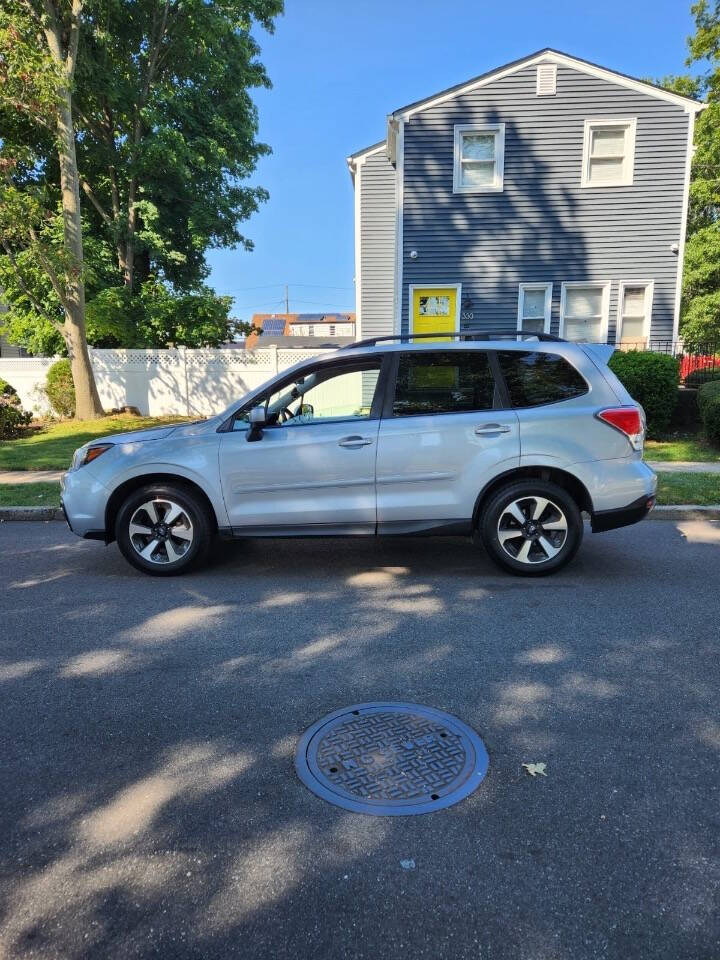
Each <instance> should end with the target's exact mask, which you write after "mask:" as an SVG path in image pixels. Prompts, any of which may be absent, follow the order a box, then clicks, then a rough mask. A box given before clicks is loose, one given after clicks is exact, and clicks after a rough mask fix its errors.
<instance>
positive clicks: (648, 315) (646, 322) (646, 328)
mask: <svg viewBox="0 0 720 960" xmlns="http://www.w3.org/2000/svg"><path fill="white" fill-rule="evenodd" d="M626 287H645V317H644V318H643V334H642V338H643V340H644V341H645V346H647V345H648V341H649V339H650V327H651V324H652V305H653V297H654V296H655V281H654V280H621V281H620V287H619V289H618V302H617V320H616V321H615V345H616V346H619V345H620V343H621V341H622V323H623V301H624V300H625V288H626Z"/></svg>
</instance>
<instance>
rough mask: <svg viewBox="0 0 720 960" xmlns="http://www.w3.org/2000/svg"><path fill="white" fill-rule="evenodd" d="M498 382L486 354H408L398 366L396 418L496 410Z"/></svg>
mask: <svg viewBox="0 0 720 960" xmlns="http://www.w3.org/2000/svg"><path fill="white" fill-rule="evenodd" d="M494 392H495V381H494V379H493V375H492V372H491V370H490V364H489V362H488V357H487V354H486V353H485V352H484V351H482V350H472V351H470V350H468V351H467V353H466V352H465V351H460V350H452V351H449V350H448V351H446V352H441V351H438V352H437V353H436V352H435V351H426V350H423V351H422V352H420V351H418V352H417V353H404V354H402V356H401V357H400V363H399V366H398V375H397V383H396V386H395V398H394V400H393V415H394V416H396V417H412V416H417V415H418V414H423V413H426V414H432V413H464V412H466V411H471V410H492V408H493V394H494Z"/></svg>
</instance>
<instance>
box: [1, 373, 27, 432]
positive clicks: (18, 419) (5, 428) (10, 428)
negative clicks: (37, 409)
mask: <svg viewBox="0 0 720 960" xmlns="http://www.w3.org/2000/svg"><path fill="white" fill-rule="evenodd" d="M31 420H32V414H30V413H25V411H24V410H23V408H22V405H21V403H20V397H19V396H18V395H17V391H16V390H15V387H13V386H11V385H10V384H9V383H8V382H7V381H6V380H2V379H0V440H12V439H13V438H14V437H17V436H19V434H20V433H21V432H22V431H23V430H24V429H25V427H26V426H27V425H28V424H29V423H30V421H31Z"/></svg>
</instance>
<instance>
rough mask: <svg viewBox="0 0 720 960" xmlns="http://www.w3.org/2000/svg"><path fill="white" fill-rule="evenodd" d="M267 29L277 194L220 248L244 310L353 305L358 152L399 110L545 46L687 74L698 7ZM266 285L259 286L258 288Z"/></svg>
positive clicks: (324, 8)
mask: <svg viewBox="0 0 720 960" xmlns="http://www.w3.org/2000/svg"><path fill="white" fill-rule="evenodd" d="M286 7H287V12H286V14H285V16H283V17H281V18H280V19H279V20H278V22H277V27H276V31H275V33H274V34H273V35H267V34H264V33H259V34H258V40H259V42H260V44H261V46H262V60H263V62H264V63H265V65H266V67H267V71H268V74H269V76H270V79H271V80H272V83H273V88H272V89H271V90H268V91H264V90H263V91H257V92H256V96H255V100H256V103H257V105H258V109H259V111H260V138H261V139H262V140H264V141H265V142H266V143H268V144H269V145H270V146H271V147H272V150H273V153H272V156H270V157H268V158H265V159H263V160H262V161H261V163H260V164H259V166H258V170H257V176H256V178H255V182H257V183H260V184H262V185H263V186H264V187H266V188H267V189H268V190H269V192H270V199H269V201H268V202H267V203H266V204H264V206H263V207H262V208H261V210H260V212H259V213H257V214H256V215H255V216H253V217H252V218H251V219H250V220H249V221H247V222H246V223H245V224H244V225H243V232H244V234H245V235H246V236H248V237H250V238H251V239H252V240H253V241H254V243H255V249H254V251H253V252H251V253H246V252H245V251H244V250H223V251H212V252H211V253H210V257H209V261H210V264H211V267H212V273H211V276H210V283H211V284H212V285H213V286H214V287H215V288H216V289H217V290H218V292H220V293H227V294H230V295H232V296H234V297H235V310H234V312H235V314H236V315H237V316H239V317H241V318H243V319H249V317H250V314H251V313H253V312H254V311H260V312H270V311H282V310H284V300H283V298H284V290H283V287H282V285H283V284H284V283H286V282H287V283H289V284H290V309H291V310H292V311H300V312H318V311H321V310H330V309H335V308H336V309H340V310H350V309H354V305H355V298H354V292H353V273H354V266H353V195H352V184H351V180H350V176H349V174H348V171H347V167H346V164H345V158H346V157H347V155H348V154H350V153H353V152H354V151H355V150H359V149H361V148H362V147H365V146H368V145H369V144H371V143H375V142H377V141H378V140H382V139H383V138H384V136H385V117H386V115H387V114H388V113H389V112H390V111H392V110H394V109H397V108H398V107H401V106H403V105H404V104H406V103H411V102H412V101H414V100H418V99H420V98H422V97H425V96H428V95H430V94H432V93H435V92H437V91H438V90H442V89H444V88H445V87H449V86H452V85H453V84H455V83H460V82H462V81H464V80H467V79H469V78H470V77H473V76H476V75H477V74H479V73H483V72H484V71H485V70H489V69H492V68H493V67H497V66H500V65H502V64H503V63H507V62H509V61H511V60H515V59H517V58H519V57H523V56H526V55H527V54H529V53H532V52H534V51H536V50H539V49H541V48H542V47H555V48H556V49H559V50H562V51H564V52H566V53H570V54H574V55H576V56H579V57H583V58H584V59H587V60H592V61H594V62H596V63H599V64H602V66H606V67H609V68H611V69H615V70H619V71H621V72H623V73H628V74H631V75H633V76H637V77H659V76H662V75H664V74H668V73H681V72H683V71H684V70H685V69H686V68H685V67H684V60H685V56H686V43H685V40H686V37H687V36H688V34H690V33H691V32H692V27H693V22H692V18H691V17H690V12H689V7H690V0H589V2H586V3H579V2H577V0H534V2H529V0H506V2H505V3H490V2H488V0H452V2H439V0H434V2H431V0H360V2H354V3H351V2H345V0H286ZM256 288H257V289H256Z"/></svg>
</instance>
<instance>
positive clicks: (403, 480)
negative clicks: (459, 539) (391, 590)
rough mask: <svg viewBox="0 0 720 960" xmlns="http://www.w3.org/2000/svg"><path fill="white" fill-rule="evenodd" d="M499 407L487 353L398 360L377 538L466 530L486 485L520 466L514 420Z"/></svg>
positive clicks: (381, 459) (384, 424) (421, 353)
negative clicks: (451, 526)
mask: <svg viewBox="0 0 720 960" xmlns="http://www.w3.org/2000/svg"><path fill="white" fill-rule="evenodd" d="M497 400H498V396H497V391H496V389H495V381H494V378H493V374H492V371H491V367H490V363H489V359H488V355H487V353H485V351H482V350H472V351H470V350H462V349H449V348H448V349H447V350H418V351H414V352H408V353H402V354H400V356H399V362H398V372H397V380H396V385H395V393H394V397H393V399H392V406H391V408H390V409H386V410H385V412H384V416H383V420H382V421H381V424H380V432H379V437H378V455H377V513H378V533H392V532H393V530H395V531H397V532H402V531H403V530H404V529H407V530H408V531H411V530H412V529H414V528H417V529H420V528H421V527H423V526H426V527H428V528H430V527H432V526H434V525H436V526H443V525H445V524H446V523H458V524H465V525H467V523H468V522H469V521H470V520H471V518H472V515H473V510H474V507H475V501H476V499H477V496H478V494H479V493H480V491H481V490H482V488H483V487H484V486H485V484H486V483H487V482H488V481H489V480H490V479H492V478H493V477H494V476H496V475H497V474H498V473H501V472H503V471H504V470H509V469H511V468H513V467H516V466H518V464H519V459H520V439H519V427H518V418H517V415H516V414H515V413H514V412H513V411H512V410H503V409H498V402H497Z"/></svg>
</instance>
